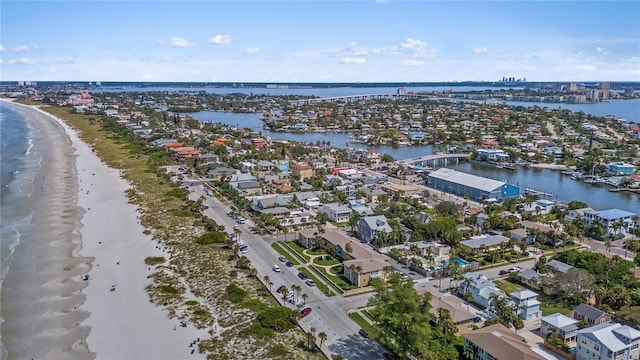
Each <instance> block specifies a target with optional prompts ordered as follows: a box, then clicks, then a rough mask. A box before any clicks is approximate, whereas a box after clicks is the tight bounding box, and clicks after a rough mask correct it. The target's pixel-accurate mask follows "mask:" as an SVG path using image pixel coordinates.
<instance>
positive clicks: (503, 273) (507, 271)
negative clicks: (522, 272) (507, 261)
mask: <svg viewBox="0 0 640 360" xmlns="http://www.w3.org/2000/svg"><path fill="white" fill-rule="evenodd" d="M508 273H509V270H500V272H499V274H500V275H507V274H508Z"/></svg>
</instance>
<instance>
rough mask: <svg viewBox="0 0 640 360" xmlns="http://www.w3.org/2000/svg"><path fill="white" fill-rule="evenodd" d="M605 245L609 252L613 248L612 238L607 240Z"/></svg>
mask: <svg viewBox="0 0 640 360" xmlns="http://www.w3.org/2000/svg"><path fill="white" fill-rule="evenodd" d="M604 247H605V249H606V251H607V252H609V249H611V240H607V241H605V242H604Z"/></svg>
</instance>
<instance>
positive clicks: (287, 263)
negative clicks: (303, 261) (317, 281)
mask: <svg viewBox="0 0 640 360" xmlns="http://www.w3.org/2000/svg"><path fill="white" fill-rule="evenodd" d="M285 265H287V267H292V266H293V263H292V262H291V261H287V262H286V263H285Z"/></svg>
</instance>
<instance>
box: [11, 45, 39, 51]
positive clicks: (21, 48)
mask: <svg viewBox="0 0 640 360" xmlns="http://www.w3.org/2000/svg"><path fill="white" fill-rule="evenodd" d="M36 50H38V45H35V44H32V45H20V46H16V47H15V48H14V49H13V52H17V53H22V52H30V51H36Z"/></svg>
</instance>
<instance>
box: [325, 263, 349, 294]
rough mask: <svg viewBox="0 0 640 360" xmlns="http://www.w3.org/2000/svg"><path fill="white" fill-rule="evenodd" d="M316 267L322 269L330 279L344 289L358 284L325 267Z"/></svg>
mask: <svg viewBox="0 0 640 360" xmlns="http://www.w3.org/2000/svg"><path fill="white" fill-rule="evenodd" d="M316 269H317V270H318V271H321V272H322V273H323V274H324V275H325V276H326V277H327V278H328V279H329V280H331V281H333V283H334V284H336V285H338V286H339V287H340V289H342V290H343V291H345V290H351V289H355V288H357V286H355V285H352V284H351V283H349V282H348V281H347V279H345V278H344V277H342V276H338V275H335V274H333V273H331V272H327V271H326V269H325V268H321V267H317V268H316Z"/></svg>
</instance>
